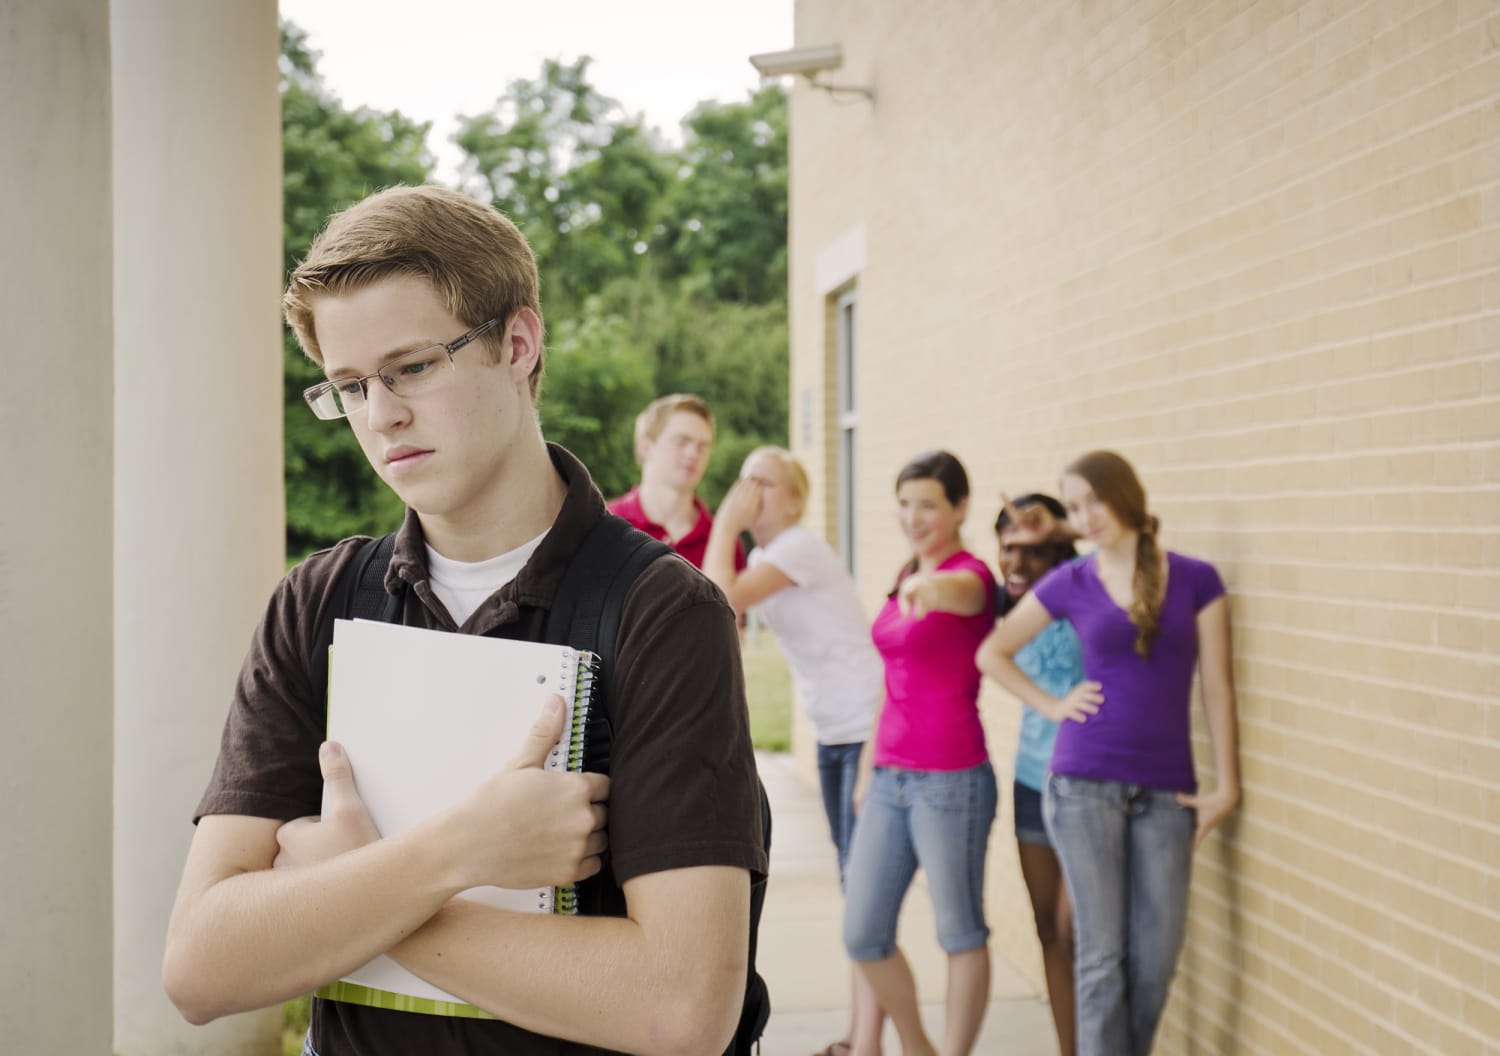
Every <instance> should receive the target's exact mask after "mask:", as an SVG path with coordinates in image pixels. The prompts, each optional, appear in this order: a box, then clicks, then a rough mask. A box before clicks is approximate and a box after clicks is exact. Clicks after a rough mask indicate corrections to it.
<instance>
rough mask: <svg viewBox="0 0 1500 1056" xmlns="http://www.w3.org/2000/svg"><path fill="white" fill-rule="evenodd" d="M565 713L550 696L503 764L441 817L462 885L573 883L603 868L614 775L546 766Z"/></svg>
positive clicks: (456, 877) (556, 697)
mask: <svg viewBox="0 0 1500 1056" xmlns="http://www.w3.org/2000/svg"><path fill="white" fill-rule="evenodd" d="M565 715H566V711H565V709H564V707H563V701H562V698H561V697H559V696H557V695H556V694H553V695H552V696H550V697H548V698H547V703H546V704H545V705H544V706H543V708H542V713H541V715H540V716H539V717H538V719H537V721H536V723H535V724H534V725H533V726H532V727H531V732H530V733H528V734H527V736H526V742H525V743H524V744H523V745H522V746H521V749H520V750H519V751H518V752H517V753H516V755H515V757H514V758H513V759H511V761H510V762H509V763H507V764H506V766H505V768H504V769H503V770H500V771H499V772H497V773H496V774H495V775H494V776H492V777H490V778H488V779H487V780H485V781H484V782H483V783H481V784H480V785H479V786H478V787H477V788H475V789H474V791H472V792H470V793H469V794H468V795H467V796H465V797H464V799H463V800H462V801H461V802H460V803H458V804H457V805H456V806H454V807H452V808H450V809H449V810H447V811H444V812H443V813H442V814H440V815H438V818H439V819H440V821H439V824H440V825H441V826H442V827H443V830H444V839H445V843H446V846H447V848H448V854H447V857H448V858H449V860H450V862H451V863H452V866H453V869H454V876H455V880H456V881H457V882H458V883H459V884H460V885H461V887H462V888H469V887H478V886H480V885H483V884H493V885H495V886H496V887H511V888H527V887H542V886H545V885H549V884H569V883H574V882H576V881H578V880H583V879H585V878H586V877H590V876H593V875H594V874H595V873H597V872H598V871H599V868H600V859H599V856H600V855H601V854H603V853H604V848H605V845H606V842H607V841H606V838H605V833H604V823H605V818H606V811H605V807H604V802H605V800H606V799H608V798H609V778H607V777H605V776H604V775H603V774H572V773H558V772H556V771H547V770H543V769H542V765H543V764H544V763H545V762H546V760H547V753H548V752H550V751H551V750H552V746H553V745H554V744H556V743H557V739H558V738H559V737H561V736H562V729H563V721H564V718H565Z"/></svg>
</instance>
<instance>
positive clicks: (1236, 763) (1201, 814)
mask: <svg viewBox="0 0 1500 1056" xmlns="http://www.w3.org/2000/svg"><path fill="white" fill-rule="evenodd" d="M1198 677H1199V680H1200V683H1201V685H1200V692H1201V693H1202V694H1203V716H1204V718H1205V719H1206V720H1207V722H1208V739H1209V741H1210V743H1212V744H1213V749H1214V776H1215V777H1216V778H1217V782H1216V784H1215V787H1214V788H1213V790H1212V791H1210V792H1201V791H1200V792H1199V793H1198V794H1197V795H1195V796H1190V795H1186V794H1181V795H1179V796H1178V797H1177V801H1178V802H1179V803H1181V804H1182V805H1183V806H1185V807H1193V808H1195V809H1196V810H1197V812H1198V828H1197V831H1196V832H1195V833H1194V834H1193V850H1195V851H1196V850H1197V849H1198V847H1199V845H1200V844H1202V843H1203V840H1204V838H1205V837H1207V836H1208V834H1209V833H1210V832H1212V831H1213V830H1214V828H1215V827H1216V826H1217V825H1218V824H1219V822H1221V821H1223V820H1224V819H1225V818H1226V817H1228V816H1229V814H1230V812H1232V811H1233V810H1234V808H1235V807H1236V806H1238V805H1239V802H1240V749H1239V716H1238V714H1237V709H1236V706H1235V697H1234V671H1233V662H1232V653H1231V647H1230V635H1229V599H1228V598H1227V597H1226V596H1223V595H1220V596H1219V597H1218V598H1216V599H1214V600H1213V601H1211V602H1210V603H1209V604H1207V605H1205V606H1204V607H1203V609H1202V611H1200V612H1199V613H1198Z"/></svg>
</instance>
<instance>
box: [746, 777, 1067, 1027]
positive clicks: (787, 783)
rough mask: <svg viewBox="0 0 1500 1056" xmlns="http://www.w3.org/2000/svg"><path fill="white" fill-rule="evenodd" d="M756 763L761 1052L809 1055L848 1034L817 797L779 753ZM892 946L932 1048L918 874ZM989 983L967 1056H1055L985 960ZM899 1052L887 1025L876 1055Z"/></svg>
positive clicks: (934, 975)
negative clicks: (765, 804)
mask: <svg viewBox="0 0 1500 1056" xmlns="http://www.w3.org/2000/svg"><path fill="white" fill-rule="evenodd" d="M757 762H758V764H759V766H760V774H761V779H762V780H763V781H764V782H765V786H766V794H767V795H768V796H769V798H770V800H771V811H772V814H773V815H774V818H775V825H774V831H773V838H772V841H771V879H770V882H769V884H768V886H767V888H766V908H765V913H764V916H763V917H762V919H761V924H760V949H759V952H758V953H757V955H756V966H757V967H758V968H759V970H760V973H761V975H763V976H764V977H765V979H766V983H767V985H768V986H769V987H770V990H771V1005H772V1012H771V1022H770V1024H769V1026H767V1028H766V1034H765V1038H764V1040H763V1041H762V1045H761V1051H762V1052H763V1053H764V1054H765V1056H809V1054H811V1053H816V1052H818V1051H820V1050H821V1049H822V1048H823V1047H824V1046H825V1045H827V1044H828V1043H829V1042H830V1041H834V1040H835V1039H837V1038H841V1037H843V1036H844V1032H845V1031H846V1030H847V1029H848V1026H849V964H848V961H846V960H845V959H844V949H843V944H842V942H841V940H840V927H841V916H842V899H841V897H840V894H839V886H838V871H837V867H836V866H835V865H834V860H833V848H832V846H831V845H830V843H829V841H828V823H827V822H826V821H825V820H824V817H823V803H822V799H821V797H820V796H819V794H818V790H817V789H816V788H814V787H810V786H808V785H807V784H805V783H803V781H802V780H801V779H800V778H799V777H798V776H797V774H796V771H795V769H794V767H793V764H792V759H791V757H790V756H788V755H779V754H772V753H766V752H761V753H758V754H757ZM899 938H900V943H901V948H902V950H904V951H905V953H906V955H907V958H908V959H909V960H910V961H911V967H912V972H913V974H914V975H915V976H916V979H917V992H918V994H919V996H920V997H921V999H922V1002H923V1007H922V1016H923V1019H924V1021H925V1022H926V1024H927V1032H928V1035H929V1037H931V1038H932V1039H933V1041H934V1042H935V1043H936V1042H940V1041H941V1038H942V1023H943V1006H942V999H943V992H944V989H945V982H946V974H947V964H946V959H945V957H944V955H943V952H942V950H941V949H940V948H939V947H938V945H937V939H936V936H935V932H934V929H933V923H932V904H931V902H930V901H929V900H928V896H927V889H926V885H925V883H924V881H923V878H922V876H921V875H920V874H918V876H917V881H916V883H915V884H914V885H913V887H912V890H911V893H910V894H909V895H908V896H907V898H906V903H905V905H904V906H903V907H902V912H901V925H900V929H899ZM992 975H993V981H992V985H991V988H990V993H991V998H992V1000H991V1003H990V1007H989V1011H988V1012H987V1013H986V1015H985V1020H984V1028H983V1030H982V1031H981V1033H980V1036H979V1043H978V1045H977V1046H976V1047H975V1049H974V1051H975V1053H976V1056H1001V1054H1004V1056H1056V1054H1057V1041H1056V1038H1055V1036H1054V1034H1053V1032H1052V1017H1051V1015H1050V1013H1049V1012H1048V1010H1047V1005H1046V1003H1045V1001H1043V1000H1042V999H1041V998H1039V997H1038V996H1037V995H1036V993H1035V991H1033V990H1032V988H1031V986H1030V985H1029V984H1028V983H1027V982H1026V981H1025V980H1024V979H1022V978H1021V976H1019V975H1018V974H1017V973H1016V972H1015V970H1014V969H1013V968H1012V967H1011V966H1010V965H1009V964H1008V963H1007V962H1006V961H1005V960H1004V959H1003V958H1000V957H998V956H997V957H995V958H994V965H993V969H992ZM900 1051H901V1047H900V1044H899V1042H898V1041H897V1038H896V1032H895V1030H894V1029H892V1028H891V1027H890V1026H889V1024H888V1025H887V1026H886V1033H885V1052H886V1054H887V1056H899V1053H900Z"/></svg>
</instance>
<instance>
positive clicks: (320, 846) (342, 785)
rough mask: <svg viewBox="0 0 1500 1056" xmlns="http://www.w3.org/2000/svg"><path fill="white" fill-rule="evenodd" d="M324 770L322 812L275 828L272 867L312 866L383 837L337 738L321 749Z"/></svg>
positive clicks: (321, 768) (319, 754)
mask: <svg viewBox="0 0 1500 1056" xmlns="http://www.w3.org/2000/svg"><path fill="white" fill-rule="evenodd" d="M318 768H319V769H320V770H322V771H323V814H322V816H314V817H310V818H298V819H296V820H295V821H289V822H287V823H286V824H285V825H283V826H281V828H279V829H277V830H276V846H277V853H276V860H275V861H274V862H273V863H272V868H273V869H286V868H290V867H292V866H296V865H312V864H313V863H315V862H321V861H325V860H326V859H329V858H332V857H334V856H336V855H340V854H343V853H344V852H345V851H352V850H354V849H355V848H357V847H363V846H364V845H365V844H367V843H372V842H374V841H375V840H378V839H380V833H379V832H377V831H375V823H374V822H373V821H371V820H370V812H369V811H368V810H366V809H365V803H364V800H362V799H360V798H359V793H358V792H356V791H355V790H354V771H353V770H351V769H350V768H349V757H348V756H347V755H345V754H344V749H343V747H342V746H341V745H340V744H339V743H338V742H337V741H324V742H323V746H322V747H321V748H319V749H318Z"/></svg>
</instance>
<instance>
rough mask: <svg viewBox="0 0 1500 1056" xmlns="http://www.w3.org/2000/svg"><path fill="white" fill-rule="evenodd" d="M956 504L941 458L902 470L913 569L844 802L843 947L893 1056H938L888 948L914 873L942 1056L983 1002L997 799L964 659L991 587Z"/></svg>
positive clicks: (957, 483) (974, 1025) (947, 463)
mask: <svg viewBox="0 0 1500 1056" xmlns="http://www.w3.org/2000/svg"><path fill="white" fill-rule="evenodd" d="M968 497H969V478H968V474H966V473H965V472H964V467H963V464H962V463H960V462H959V460H958V459H957V458H954V457H953V456H952V455H950V454H948V453H947V452H946V451H935V452H932V453H930V454H927V455H923V456H920V457H918V458H916V459H914V460H913V461H912V462H910V463H908V464H907V466H906V467H905V468H904V469H902V470H901V473H900V474H899V475H898V476H897V478H896V501H897V506H898V508H899V511H900V517H901V527H902V528H903V530H904V531H905V532H906V536H907V539H908V540H910V542H911V547H912V552H913V556H912V559H911V561H910V562H909V563H908V564H907V565H906V567H905V568H904V569H902V571H901V575H900V577H899V578H898V579H897V582H896V589H895V590H893V591H892V592H891V596H890V597H889V598H888V599H887V600H886V603H885V606H884V608H882V609H881V610H880V615H879V616H877V617H876V618H875V625H874V628H873V630H872V636H873V638H874V640H875V647H876V648H877V649H878V650H879V651H880V654H881V656H882V658H883V659H884V660H885V702H884V706H883V707H882V709H881V713H880V718H879V721H878V724H877V726H876V731H875V750H874V752H873V753H872V754H873V763H874V769H873V774H870V773H866V774H862V775H861V780H860V789H859V791H857V792H856V794H855V802H856V804H858V805H859V809H860V813H859V820H858V822H857V823H856V825H855V829H854V845H853V846H852V847H851V848H850V851H849V868H848V873H847V876H846V879H845V884H846V893H845V905H844V945H845V946H846V947H848V950H849V957H850V959H851V960H853V961H855V962H857V963H858V964H859V967H860V971H861V972H863V973H864V976H865V978H866V979H867V980H869V983H870V986H871V988H872V989H873V990H874V991H875V995H876V997H877V998H879V1001H880V1005H881V1007H883V1008H884V1009H885V1011H886V1014H887V1015H888V1016H890V1018H891V1022H892V1023H893V1024H894V1025H895V1027H896V1031H897V1033H898V1034H900V1036H901V1050H902V1052H903V1053H904V1054H905V1056H932V1054H933V1053H935V1052H936V1051H937V1050H936V1049H934V1048H933V1045H932V1042H931V1041H930V1040H929V1039H928V1038H927V1035H926V1032H925V1031H924V1030H923V1028H922V1021H921V1018H920V1016H919V1014H918V1010H917V993H916V986H915V984H914V983H913V980H912V974H911V969H910V967H909V966H908V965H907V963H906V959H905V957H904V956H903V955H902V953H901V951H900V949H898V948H897V946H896V918H897V916H898V915H899V914H900V911H901V902H902V900H903V899H904V898H905V897H906V892H907V890H908V889H909V888H910V886H911V881H912V877H913V876H914V875H915V873H916V870H917V866H919V865H920V866H921V867H922V869H923V871H924V872H925V873H926V876H927V886H928V890H929V892H930V893H931V896H932V907H933V912H934V916H935V917H936V921H937V931H938V942H939V943H940V944H941V946H942V947H943V950H944V951H945V952H946V953H947V954H948V1002H947V1015H946V1019H945V1023H944V1032H943V1045H942V1051H943V1052H944V1053H946V1054H949V1056H963V1054H965V1053H968V1052H970V1051H971V1050H972V1049H973V1047H974V1039H975V1038H976V1037H977V1036H978V1034H979V1025H980V1023H981V1022H982V1021H983V1019H984V1011H985V1007H986V1004H987V1003H988V1001H989V988H990V953H989V945H988V943H989V928H988V927H986V925H985V920H984V854H985V849H986V847H987V846H988V843H989V831H990V825H991V823H992V822H993V821H994V818H995V799H996V793H995V773H994V771H993V770H992V769H991V768H990V764H989V759H988V756H987V754H986V752H985V746H984V729H983V728H982V727H981V725H980V723H979V710H978V698H979V680H980V675H979V669H978V668H977V667H975V666H974V649H975V648H976V647H977V646H978V644H979V642H980V641H981V640H983V638H984V636H985V634H986V633H988V631H989V629H990V627H991V626H992V625H993V622H994V604H995V602H994V598H995V577H994V575H993V574H992V573H991V572H990V570H989V567H988V566H987V565H985V563H984V562H983V561H981V560H980V559H979V558H977V557H975V556H974V555H973V554H971V553H969V552H968V551H966V550H964V549H963V541H962V540H961V539H960V538H959V527H960V526H961V525H962V524H963V519H964V514H965V512H966V510H967V508H968ZM866 789H867V790H868V791H867V794H865V790H866ZM879 1051H880V1039H879V1038H878V1037H866V1036H863V1035H858V1036H856V1037H855V1039H854V1045H853V1056H866V1054H868V1053H876V1052H879Z"/></svg>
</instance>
